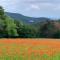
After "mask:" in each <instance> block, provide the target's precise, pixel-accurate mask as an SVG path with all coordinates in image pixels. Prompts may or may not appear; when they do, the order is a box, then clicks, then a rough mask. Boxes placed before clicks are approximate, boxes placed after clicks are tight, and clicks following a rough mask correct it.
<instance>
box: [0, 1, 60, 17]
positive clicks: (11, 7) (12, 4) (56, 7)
mask: <svg viewBox="0 0 60 60" xmlns="http://www.w3.org/2000/svg"><path fill="white" fill-rule="evenodd" d="M0 5H1V6H3V7H4V9H5V11H6V12H12V13H20V14H23V15H25V16H30V17H48V18H60V0H0Z"/></svg>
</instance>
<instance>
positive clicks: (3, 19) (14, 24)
mask: <svg viewBox="0 0 60 60" xmlns="http://www.w3.org/2000/svg"><path fill="white" fill-rule="evenodd" d="M16 17H17V18H16ZM30 19H31V20H30ZM36 19H38V20H36ZM42 19H43V20H42ZM32 20H33V21H32ZM29 21H30V22H29ZM35 22H36V23H35ZM29 23H30V24H29ZM31 23H32V24H31ZM0 38H60V20H51V19H48V18H32V17H26V16H23V15H19V17H18V15H17V14H13V13H8V14H7V13H6V12H4V9H3V8H2V7H1V6H0Z"/></svg>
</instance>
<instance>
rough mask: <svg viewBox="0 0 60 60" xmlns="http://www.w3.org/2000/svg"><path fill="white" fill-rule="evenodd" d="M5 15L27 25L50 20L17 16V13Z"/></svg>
mask: <svg viewBox="0 0 60 60" xmlns="http://www.w3.org/2000/svg"><path fill="white" fill-rule="evenodd" d="M6 14H7V15H8V16H10V17H12V18H13V19H15V20H19V21H22V22H25V23H28V24H32V23H37V22H41V21H46V20H50V19H49V18H45V17H39V18H36V17H28V16H24V15H22V14H18V13H10V12H6Z"/></svg>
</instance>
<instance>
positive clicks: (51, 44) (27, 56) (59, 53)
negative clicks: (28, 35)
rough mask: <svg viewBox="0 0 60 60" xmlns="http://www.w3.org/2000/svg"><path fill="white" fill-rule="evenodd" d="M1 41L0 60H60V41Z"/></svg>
mask: <svg viewBox="0 0 60 60" xmlns="http://www.w3.org/2000/svg"><path fill="white" fill-rule="evenodd" d="M41 40H42V39H40V40H32V39H28V40H25V39H23V40H22V39H3V40H2V39H0V60H60V41H58V40H44V39H43V41H41Z"/></svg>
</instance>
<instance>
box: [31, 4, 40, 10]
mask: <svg viewBox="0 0 60 60" xmlns="http://www.w3.org/2000/svg"><path fill="white" fill-rule="evenodd" d="M30 7H31V8H32V9H36V10H40V7H39V5H36V4H31V5H30Z"/></svg>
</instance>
